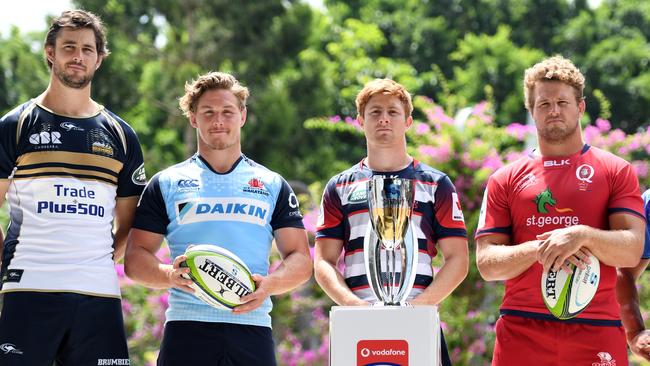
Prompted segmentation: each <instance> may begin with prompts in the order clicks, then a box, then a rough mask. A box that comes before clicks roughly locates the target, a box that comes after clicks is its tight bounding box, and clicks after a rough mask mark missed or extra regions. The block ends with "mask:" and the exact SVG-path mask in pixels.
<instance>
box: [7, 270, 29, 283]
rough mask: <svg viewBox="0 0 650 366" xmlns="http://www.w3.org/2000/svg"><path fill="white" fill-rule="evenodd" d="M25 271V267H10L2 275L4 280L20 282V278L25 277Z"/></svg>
mask: <svg viewBox="0 0 650 366" xmlns="http://www.w3.org/2000/svg"><path fill="white" fill-rule="evenodd" d="M23 272H24V270H23V269H9V270H7V273H5V275H4V276H3V277H2V282H3V283H5V282H20V279H21V278H22V277H23Z"/></svg>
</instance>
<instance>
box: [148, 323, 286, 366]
mask: <svg viewBox="0 0 650 366" xmlns="http://www.w3.org/2000/svg"><path fill="white" fill-rule="evenodd" d="M187 365H201V366H252V365H255V366H276V362H275V344H274V342H273V334H272V332H271V328H268V327H260V326H255V325H241V324H230V323H210V322H197V321H177V320H175V321H170V322H167V324H165V332H164V335H163V340H162V344H161V346H160V354H159V355H158V366H187Z"/></svg>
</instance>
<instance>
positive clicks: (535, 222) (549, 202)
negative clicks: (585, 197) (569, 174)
mask: <svg viewBox="0 0 650 366" xmlns="http://www.w3.org/2000/svg"><path fill="white" fill-rule="evenodd" d="M533 203H535V205H536V208H537V213H539V214H540V215H539V216H537V215H532V216H530V217H528V218H527V219H526V226H537V227H539V228H542V227H544V226H546V225H562V226H565V227H568V226H573V225H578V224H580V218H579V217H578V216H574V215H566V214H568V213H572V212H573V209H572V208H570V207H558V206H557V201H556V199H555V198H554V197H553V193H552V192H551V189H550V188H546V189H545V190H543V191H542V192H540V193H539V194H538V195H537V196H536V197H535V199H534V200H533Z"/></svg>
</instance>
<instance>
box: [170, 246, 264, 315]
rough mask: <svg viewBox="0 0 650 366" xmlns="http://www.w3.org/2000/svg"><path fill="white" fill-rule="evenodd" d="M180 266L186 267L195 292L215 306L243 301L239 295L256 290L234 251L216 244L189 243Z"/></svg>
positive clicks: (246, 268) (219, 307) (223, 307)
mask: <svg viewBox="0 0 650 366" xmlns="http://www.w3.org/2000/svg"><path fill="white" fill-rule="evenodd" d="M185 255H186V256H187V259H186V260H185V261H184V262H182V263H181V266H182V267H189V269H190V273H189V276H186V278H187V277H189V279H191V280H192V286H191V287H192V288H193V289H194V291H195V292H194V295H195V296H196V297H198V298H199V299H201V300H202V301H203V302H205V303H206V304H208V305H210V306H213V307H215V308H218V309H227V310H228V309H232V308H234V307H235V306H237V305H241V304H243V303H242V301H241V297H243V296H245V295H248V294H250V293H252V292H253V291H255V282H254V281H253V279H252V278H251V272H250V270H249V269H248V267H247V266H246V264H245V263H244V262H243V261H242V260H241V259H239V257H237V256H236V255H235V254H234V253H232V252H230V251H229V250H226V249H224V248H221V247H218V246H216V245H210V244H201V245H190V246H189V247H187V249H186V250H185Z"/></svg>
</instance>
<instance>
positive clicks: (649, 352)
mask: <svg viewBox="0 0 650 366" xmlns="http://www.w3.org/2000/svg"><path fill="white" fill-rule="evenodd" d="M641 197H642V198H643V205H644V214H645V220H646V227H645V245H644V248H643V255H642V256H641V261H640V262H639V264H638V265H637V266H636V267H632V268H618V273H617V275H618V278H617V281H616V299H617V300H618V303H619V305H620V306H621V321H622V322H623V327H624V328H625V336H626V338H627V344H628V345H629V346H630V349H631V350H632V352H634V353H635V354H637V355H639V356H641V357H643V358H644V359H646V360H648V361H650V330H647V329H645V324H643V317H642V316H641V311H640V309H639V293H638V291H637V288H636V280H638V279H639V277H641V275H642V274H643V271H645V269H646V268H647V267H648V263H650V225H648V224H649V223H650V189H649V190H647V191H645V192H644V193H643V195H641Z"/></svg>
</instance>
